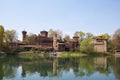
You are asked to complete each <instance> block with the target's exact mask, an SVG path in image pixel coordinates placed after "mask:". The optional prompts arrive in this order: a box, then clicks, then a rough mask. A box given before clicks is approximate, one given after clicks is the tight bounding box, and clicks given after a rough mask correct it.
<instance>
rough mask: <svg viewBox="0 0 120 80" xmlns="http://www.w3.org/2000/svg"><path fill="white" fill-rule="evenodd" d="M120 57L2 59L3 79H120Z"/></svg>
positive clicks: (0, 78) (0, 66)
mask: <svg viewBox="0 0 120 80" xmlns="http://www.w3.org/2000/svg"><path fill="white" fill-rule="evenodd" d="M119 66H120V58H116V59H115V58H112V57H77V58H39V57H32V58H19V57H4V58H0V80H21V79H24V80H32V79H34V80H41V79H44V80H49V79H51V80H57V79H58V80H68V79H69V80H79V79H82V80H87V79H88V80H119V79H120V67H119Z"/></svg>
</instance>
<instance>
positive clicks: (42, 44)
mask: <svg viewBox="0 0 120 80" xmlns="http://www.w3.org/2000/svg"><path fill="white" fill-rule="evenodd" d="M22 37H23V40H22V42H21V41H19V40H17V41H14V42H12V43H10V45H9V47H10V48H18V49H25V50H31V49H35V50H45V51H79V50H80V44H79V37H76V36H74V37H73V39H69V40H65V39H64V38H61V39H60V38H58V37H57V34H54V36H53V37H48V32H47V31H40V34H38V35H37V37H36V41H35V44H26V43H24V40H25V39H26V38H27V37H28V36H27V31H22ZM93 43H94V51H95V52H107V39H103V38H102V36H97V38H96V39H94V42H93Z"/></svg>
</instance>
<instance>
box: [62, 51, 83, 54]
mask: <svg viewBox="0 0 120 80" xmlns="http://www.w3.org/2000/svg"><path fill="white" fill-rule="evenodd" d="M62 54H82V53H81V52H79V51H75V52H73V51H63V52H62Z"/></svg>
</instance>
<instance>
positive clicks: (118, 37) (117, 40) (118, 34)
mask: <svg viewBox="0 0 120 80" xmlns="http://www.w3.org/2000/svg"><path fill="white" fill-rule="evenodd" d="M112 42H113V43H114V46H115V49H119V50H120V29H118V30H116V31H115V33H114V35H113V38H112Z"/></svg>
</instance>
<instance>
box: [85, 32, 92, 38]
mask: <svg viewBox="0 0 120 80" xmlns="http://www.w3.org/2000/svg"><path fill="white" fill-rule="evenodd" d="M93 37H94V36H93V34H92V33H90V32H88V33H86V38H93Z"/></svg>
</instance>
